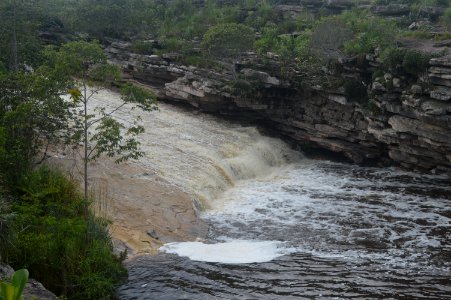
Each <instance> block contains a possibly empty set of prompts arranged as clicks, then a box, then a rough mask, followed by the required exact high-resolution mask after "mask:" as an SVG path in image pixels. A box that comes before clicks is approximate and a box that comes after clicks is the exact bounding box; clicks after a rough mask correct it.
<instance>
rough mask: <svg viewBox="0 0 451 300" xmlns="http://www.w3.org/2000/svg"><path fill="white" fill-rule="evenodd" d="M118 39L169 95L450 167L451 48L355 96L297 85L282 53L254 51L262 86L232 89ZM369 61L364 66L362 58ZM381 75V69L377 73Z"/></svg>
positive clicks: (387, 156) (428, 166)
mask: <svg viewBox="0 0 451 300" xmlns="http://www.w3.org/2000/svg"><path fill="white" fill-rule="evenodd" d="M130 49H131V45H130V44H129V43H125V42H117V41H116V42H113V43H111V44H110V46H108V47H107V48H106V49H105V51H106V53H107V54H108V56H109V59H110V61H111V62H113V63H115V64H118V65H120V66H121V67H122V69H123V71H124V73H125V74H126V77H127V78H128V79H130V80H134V81H137V82H140V83H142V84H145V85H146V86H148V87H150V88H151V89H152V90H154V91H155V92H156V94H157V95H158V97H159V98H160V99H162V100H168V101H178V102H181V103H185V104H189V105H191V106H193V107H195V108H197V109H199V110H201V111H205V112H210V113H214V114H218V115H223V116H227V117H233V118H240V119H243V120H246V121H252V122H256V123H258V124H260V125H263V126H265V127H266V128H270V129H271V130H272V131H274V132H276V133H277V134H279V135H280V136H282V137H286V138H288V139H290V140H291V141H293V142H295V143H296V144H297V145H299V146H301V148H303V149H323V150H327V151H330V152H332V153H336V154H339V155H341V156H343V157H345V158H347V159H348V160H350V161H352V162H355V163H377V164H397V165H400V166H403V167H405V168H408V169H416V170H421V171H433V172H442V173H450V174H451V56H450V55H445V56H443V57H440V58H433V59H431V60H430V67H429V69H428V72H427V74H425V76H422V77H421V80H420V82H411V81H409V80H408V79H406V78H405V77H402V76H400V77H396V76H394V75H392V74H384V75H383V76H380V77H379V78H377V77H376V78H374V79H372V80H371V83H370V84H369V85H368V86H367V89H368V93H369V95H370V100H371V101H370V102H371V105H368V103H369V102H366V103H365V104H362V102H360V101H356V100H355V99H349V96H347V94H346V92H345V90H344V88H343V87H342V86H337V87H336V88H334V89H332V88H328V89H326V88H323V87H321V86H301V87H300V86H298V85H296V84H294V83H293V82H290V81H288V80H284V79H283V78H282V76H281V74H280V64H279V63H278V62H277V58H274V59H267V60H266V61H265V63H262V62H261V61H260V60H259V59H258V58H257V57H256V56H255V55H253V54H249V55H247V57H246V58H245V59H244V60H243V61H241V62H240V64H239V65H238V66H237V69H238V74H239V75H240V76H242V77H244V78H252V80H253V81H254V82H257V84H256V86H254V87H252V90H251V91H250V92H248V93H247V94H244V95H243V94H237V93H234V92H233V91H232V89H231V82H233V81H234V79H235V78H236V75H233V74H231V73H230V72H227V71H224V70H223V71H215V70H209V69H202V68H197V67H193V66H184V65H181V64H179V63H177V62H176V61H175V60H174V57H172V56H171V55H162V56H157V55H140V54H136V53H133V52H132V51H131V50H130ZM362 64H363V65H364V66H365V68H362V67H361V65H362ZM341 65H342V66H341V67H342V69H343V70H344V72H343V74H342V76H343V78H346V79H349V78H352V79H353V80H357V81H359V80H360V79H361V78H363V77H366V78H368V76H369V77H370V78H371V74H372V73H374V72H375V70H378V67H379V66H380V62H379V60H378V58H377V57H374V56H372V55H367V57H366V58H365V61H364V62H363V63H362V62H359V63H358V64H357V63H356V59H348V60H343V61H342V62H341ZM373 77H374V76H373Z"/></svg>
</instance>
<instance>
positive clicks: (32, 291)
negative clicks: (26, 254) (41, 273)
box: [0, 263, 58, 300]
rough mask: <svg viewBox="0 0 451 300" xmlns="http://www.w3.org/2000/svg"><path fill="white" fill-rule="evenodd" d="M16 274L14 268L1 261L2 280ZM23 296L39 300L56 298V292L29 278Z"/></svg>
mask: <svg viewBox="0 0 451 300" xmlns="http://www.w3.org/2000/svg"><path fill="white" fill-rule="evenodd" d="M13 274H14V269H13V268H11V267H10V266H9V265H6V264H3V263H0V280H2V279H5V278H7V277H11V276H12V275H13ZM23 296H24V298H25V299H27V300H28V299H39V300H56V299H58V298H57V297H56V296H55V294H53V293H52V292H50V291H48V290H47V289H46V288H45V287H44V286H43V285H42V284H41V283H40V282H38V281H36V280H34V279H29V280H28V282H27V285H26V286H25V289H24V292H23Z"/></svg>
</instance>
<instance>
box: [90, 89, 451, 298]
mask: <svg viewBox="0 0 451 300" xmlns="http://www.w3.org/2000/svg"><path fill="white" fill-rule="evenodd" d="M114 98H117V96H115V95H114V94H109V93H107V94H102V95H99V96H98V97H96V99H97V101H99V103H100V104H102V105H106V103H111V101H112V99H114ZM160 108H161V111H160V112H154V113H151V114H148V115H147V114H146V115H143V116H142V117H143V123H144V125H145V127H146V129H147V132H146V135H145V136H143V138H142V143H143V146H144V150H145V151H146V152H147V154H148V155H147V156H146V157H145V158H143V159H142V160H140V162H139V163H141V164H143V165H145V166H148V167H149V168H151V169H152V170H157V171H158V172H159V173H160V175H162V176H163V177H165V178H166V179H167V180H168V181H169V182H170V183H171V184H175V185H177V186H179V187H181V188H183V189H184V190H185V191H187V192H189V193H190V194H191V195H193V197H195V198H197V199H201V201H202V203H204V204H205V210H204V211H203V212H202V214H201V217H202V218H203V219H204V220H205V221H206V222H207V223H208V224H209V226H210V231H209V235H208V237H207V239H206V240H204V241H198V242H187V243H172V244H167V245H165V246H164V247H163V248H162V251H161V253H160V254H159V255H157V256H154V257H151V256H142V257H138V258H136V259H134V260H132V261H131V262H129V264H128V268H129V279H128V282H127V283H126V284H124V285H123V286H122V287H121V288H120V289H119V291H118V296H119V298H120V299H300V298H308V299H312V298H326V299H327V298H333V299H348V298H359V299H361V298H365V299H368V298H377V299H380V298H397V299H446V298H450V299H451V279H450V278H451V243H450V241H451V209H450V207H451V185H450V181H449V178H447V177H444V176H443V177H442V176H431V175H421V174H415V173H410V172H402V171H400V170H397V169H380V168H363V167H357V166H353V165H348V164H339V163H332V162H327V161H313V160H309V159H305V158H303V157H302V156H301V155H299V154H298V153H296V152H294V151H292V150H290V149H289V147H287V146H286V145H285V144H284V143H282V142H280V141H278V140H276V139H272V138H267V137H263V136H261V135H260V134H259V133H258V132H257V130H256V129H255V128H251V127H242V126H240V125H235V124H230V123H227V122H225V121H220V120H216V119H215V118H213V117H211V116H205V115H195V114H193V113H190V112H186V111H183V110H180V109H178V108H174V107H171V106H167V105H161V107H160ZM134 113H136V112H134V111H132V112H126V111H123V112H121V113H119V114H118V115H117V117H119V118H122V119H124V120H127V119H128V117H129V114H134Z"/></svg>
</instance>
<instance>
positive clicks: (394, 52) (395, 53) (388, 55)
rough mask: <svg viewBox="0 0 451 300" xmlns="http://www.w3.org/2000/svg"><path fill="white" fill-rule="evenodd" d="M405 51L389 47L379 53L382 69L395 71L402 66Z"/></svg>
mask: <svg viewBox="0 0 451 300" xmlns="http://www.w3.org/2000/svg"><path fill="white" fill-rule="evenodd" d="M405 54H406V50H405V49H402V48H397V47H390V48H387V49H385V50H384V51H383V52H382V53H381V60H382V64H383V65H384V67H386V68H388V69H391V70H396V69H398V68H399V67H401V66H402V64H403V60H404V56H405Z"/></svg>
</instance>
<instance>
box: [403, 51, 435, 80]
mask: <svg viewBox="0 0 451 300" xmlns="http://www.w3.org/2000/svg"><path fill="white" fill-rule="evenodd" d="M430 59H431V56H430V55H428V54H425V53H422V52H419V51H416V50H407V51H406V53H405V55H404V58H403V61H402V67H403V69H404V71H405V72H406V73H408V74H411V75H416V76H418V75H421V74H423V73H424V72H426V70H427V67H428V65H429V60H430Z"/></svg>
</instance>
